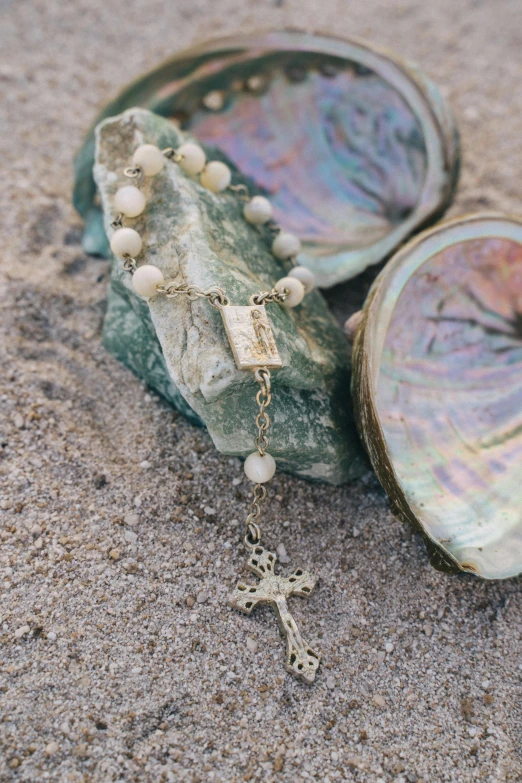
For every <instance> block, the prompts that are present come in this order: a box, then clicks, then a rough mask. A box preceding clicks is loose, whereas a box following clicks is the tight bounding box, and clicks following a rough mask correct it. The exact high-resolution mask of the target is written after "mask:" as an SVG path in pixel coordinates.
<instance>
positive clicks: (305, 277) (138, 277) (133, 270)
mask: <svg viewBox="0 0 522 783" xmlns="http://www.w3.org/2000/svg"><path fill="white" fill-rule="evenodd" d="M167 161H171V162H173V163H176V164H177V165H179V166H180V168H181V169H182V170H183V171H184V172H185V174H187V175H188V176H191V177H195V176H198V177H199V182H200V184H201V185H202V186H203V187H205V188H206V189H207V190H209V191H211V192H213V193H220V192H222V191H225V190H227V189H228V190H230V191H232V192H233V193H234V194H235V195H236V197H237V198H238V199H239V200H240V201H241V202H243V204H244V205H243V215H244V217H245V219H246V220H247V221H248V222H249V223H250V224H252V225H254V226H258V227H261V226H265V227H266V228H268V229H269V231H270V232H271V234H272V235H273V236H274V239H273V241H272V244H271V250H272V253H273V254H274V256H276V258H279V259H280V260H283V261H284V260H287V261H290V262H292V263H293V264H295V263H296V256H297V253H298V252H299V250H300V248H301V243H300V241H299V239H298V238H297V237H296V236H294V235H293V234H290V233H288V232H285V231H282V230H281V229H280V227H279V226H278V225H277V224H276V223H275V222H274V221H273V220H272V206H271V204H270V202H269V200H268V199H266V198H265V197H264V196H254V197H253V198H250V195H249V193H248V189H247V188H246V186H245V185H231V179H232V175H231V171H230V169H229V167H228V166H227V165H226V164H225V163H222V162H221V161H210V162H207V160H206V155H205V152H204V151H203V149H202V148H201V147H200V146H199V145H197V144H194V143H192V142H186V143H184V144H182V145H181V146H180V147H179V148H178V149H177V150H174V149H172V148H170V147H169V148H167V149H164V150H160V149H159V147H156V146H155V145H153V144H142V145H141V146H140V147H138V148H137V149H136V151H135V152H134V155H133V158H132V166H131V167H129V168H127V169H125V172H124V173H125V176H126V177H128V178H129V179H131V180H133V182H134V184H130V185H124V186H123V187H121V188H120V189H119V190H118V191H117V192H116V194H115V196H114V206H115V209H116V211H117V212H118V215H117V217H116V218H115V220H114V221H113V222H112V223H111V227H112V228H113V229H115V230H114V233H113V234H112V237H111V240H110V245H111V250H112V251H113V253H114V254H115V255H116V256H119V257H120V258H122V259H123V268H124V269H125V270H126V271H127V272H129V273H130V274H131V275H132V286H133V288H134V290H135V291H136V293H138V294H139V295H140V296H142V297H145V298H147V299H148V298H150V297H153V296H156V295H162V296H166V297H167V298H169V299H174V298H175V297H177V296H187V297H188V299H189V300H191V301H194V300H196V299H198V298H199V297H202V298H205V299H207V300H208V302H209V304H210V305H211V306H212V307H215V308H216V309H218V310H219V311H220V313H221V316H222V318H223V323H224V327H225V331H226V334H227V337H228V340H229V343H230V347H231V350H232V353H233V355H234V360H235V362H236V366H237V368H238V369H239V370H249V371H251V372H253V373H254V377H255V380H256V381H257V383H258V384H259V390H258V392H257V395H256V401H257V404H258V406H259V412H258V414H257V416H256V418H255V423H256V426H257V431H258V432H257V437H256V438H255V447H256V450H255V451H254V452H252V454H250V455H249V456H248V457H247V458H246V460H245V465H244V468H245V473H246V475H247V477H248V478H249V479H250V480H251V481H252V482H254V489H253V498H252V502H251V506H250V510H249V514H248V516H247V518H246V521H245V535H244V543H245V546H246V547H247V549H248V550H249V552H250V556H249V559H248V568H249V570H250V571H252V572H253V573H254V574H255V575H256V576H258V577H259V579H260V581H259V582H258V583H257V584H255V585H250V584H245V583H243V582H240V583H239V584H238V585H237V587H236V590H235V592H234V594H233V596H232V597H231V598H230V601H229V604H230V605H231V606H232V607H234V608H235V609H239V610H240V611H242V612H244V613H245V614H250V613H251V612H252V610H253V609H254V607H255V606H256V605H257V604H260V603H267V604H270V605H271V606H272V607H273V608H274V610H275V612H276V615H277V618H278V622H279V626H280V628H281V632H282V634H283V636H284V637H285V638H286V668H287V669H288V671H289V672H291V673H292V674H295V675H296V676H298V677H300V678H301V679H303V680H304V681H305V682H307V683H312V682H313V681H314V678H315V673H316V671H317V668H318V666H319V661H320V656H319V654H318V653H316V652H315V651H314V650H312V648H311V647H310V645H309V644H308V643H307V642H306V641H305V640H304V639H303V637H302V636H301V633H300V631H299V628H298V627H297V624H296V622H295V620H294V618H293V617H292V615H291V614H290V612H289V610H288V606H287V599H288V598H289V597H290V596H292V595H300V596H303V597H306V596H308V595H310V593H311V592H312V590H313V588H314V587H315V584H316V581H317V580H316V578H315V577H314V576H312V575H311V574H309V573H308V572H306V571H303V570H302V569H300V568H298V569H297V570H296V571H294V573H293V574H291V576H289V577H282V576H278V575H277V574H275V572H274V567H275V563H276V560H277V557H276V555H275V554H274V553H273V552H269V551H268V550H267V549H265V548H264V547H262V546H261V543H260V542H261V531H260V528H259V524H258V521H259V518H260V515H261V503H262V502H263V501H264V500H265V499H266V497H267V491H266V488H265V483H266V482H267V481H269V480H270V479H271V478H272V477H273V475H274V473H275V470H276V463H275V460H274V458H273V457H272V456H271V455H270V454H269V453H268V446H269V441H268V430H269V428H270V416H269V414H268V413H267V408H268V406H269V405H270V402H271V400H272V393H271V374H270V370H275V369H278V368H279V367H281V366H282V362H281V358H280V356H279V352H278V350H277V346H276V343H275V339H274V334H273V331H272V327H271V326H270V322H269V320H268V316H267V312H266V305H268V304H271V303H274V302H275V303H277V304H279V305H281V306H283V307H296V306H297V305H299V304H300V303H301V302H302V300H303V298H304V296H305V294H306V293H308V292H309V291H311V290H312V289H313V288H314V286H315V280H314V276H313V274H312V272H310V270H309V269H307V268H306V267H303V266H294V267H293V268H292V269H291V271H290V272H289V273H288V276H287V277H283V278H282V279H281V280H279V281H278V282H277V283H276V284H275V286H274V287H273V288H272V290H271V291H262V292H260V293H257V294H252V296H251V297H250V299H249V302H248V305H231V304H230V301H229V299H228V297H227V296H226V293H225V291H223V289H221V288H219V287H217V286H214V287H211V288H209V289H207V290H206V291H202V290H200V289H199V288H197V287H196V286H194V285H187V284H181V285H180V284H176V283H174V282H173V281H166V280H165V279H164V277H163V274H162V272H161V270H160V269H159V268H158V267H156V266H153V265H152V264H143V265H141V266H138V264H137V262H136V257H137V256H139V254H140V252H141V250H142V240H141V237H140V235H139V234H138V232H137V231H135V229H133V228H130V227H128V226H124V224H123V221H124V218H135V217H138V215H141V214H142V213H143V211H144V210H145V206H146V200H145V196H144V194H143V192H142V191H141V190H140V185H141V183H142V182H143V179H144V178H145V177H153V176H155V175H157V174H159V173H160V172H161V170H162V169H163V167H164V165H165V163H166V162H167Z"/></svg>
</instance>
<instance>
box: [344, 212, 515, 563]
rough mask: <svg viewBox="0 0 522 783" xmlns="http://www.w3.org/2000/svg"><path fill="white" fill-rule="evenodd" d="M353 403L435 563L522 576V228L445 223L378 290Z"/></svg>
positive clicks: (376, 458) (375, 456) (486, 219)
mask: <svg viewBox="0 0 522 783" xmlns="http://www.w3.org/2000/svg"><path fill="white" fill-rule="evenodd" d="M354 373H355V375H354V387H353V388H354V404H355V409H356V415H357V416H358V419H359V426H360V431H361V433H362V435H363V438H364V440H365V443H366V445H367V448H368V451H369V453H370V456H371V459H372V462H373V464H374V466H375V469H376V472H377V474H378V475H379V478H380V479H381V481H382V483H383V485H384V486H385V488H386V489H387V491H388V493H389V495H390V497H391V499H392V501H393V502H394V504H395V506H396V508H397V509H398V510H399V512H400V513H401V514H402V516H404V517H406V518H407V519H409V520H410V521H413V522H414V523H415V524H417V525H418V526H420V527H421V529H422V531H423V532H424V534H425V535H426V537H427V539H428V542H429V543H430V549H431V551H432V554H433V557H434V564H435V565H439V566H442V567H443V568H446V569H455V568H458V569H462V570H465V571H471V572H473V573H476V574H478V575H480V576H483V577H486V578H489V579H494V578H504V577H509V576H513V575H516V574H519V573H520V572H522V480H521V478H522V220H519V219H514V218H508V217H503V216H494V215H482V216H480V215H479V216H475V217H470V218H464V219H461V220H458V221H452V222H450V223H447V224H441V225H440V226H438V227H437V228H435V229H433V230H432V231H430V232H427V233H426V234H424V235H422V236H421V237H419V238H417V239H415V240H413V242H412V243H410V244H409V245H407V246H406V247H405V248H404V249H403V250H401V252H400V253H398V254H397V255H396V256H395V257H394V259H392V261H390V263H389V264H388V266H387V267H386V268H385V269H384V270H383V272H382V273H381V275H380V276H379V278H378V279H377V280H376V282H375V284H374V288H373V290H372V292H371V293H370V296H369V299H368V302H367V304H366V305H365V308H364V312H363V320H362V322H361V326H360V327H359V330H358V333H357V337H356V344H355V353H354Z"/></svg>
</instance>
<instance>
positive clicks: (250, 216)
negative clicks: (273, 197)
mask: <svg viewBox="0 0 522 783" xmlns="http://www.w3.org/2000/svg"><path fill="white" fill-rule="evenodd" d="M243 215H244V216H245V220H248V222H249V223H253V224H254V225H257V226H260V225H262V224H263V223H266V222H267V221H268V220H270V218H271V217H272V204H271V203H270V202H269V200H268V199H267V198H265V197H264V196H254V198H252V199H250V201H249V202H248V204H245V206H244V207H243Z"/></svg>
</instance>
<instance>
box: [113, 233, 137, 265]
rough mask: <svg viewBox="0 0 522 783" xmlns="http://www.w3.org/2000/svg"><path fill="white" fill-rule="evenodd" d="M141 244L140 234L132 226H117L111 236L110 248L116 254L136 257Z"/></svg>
mask: <svg viewBox="0 0 522 783" xmlns="http://www.w3.org/2000/svg"><path fill="white" fill-rule="evenodd" d="M142 244H143V243H142V241H141V237H140V235H139V234H138V232H137V231H134V229H133V228H118V229H117V230H116V231H115V232H114V234H113V235H112V237H111V250H112V252H113V253H114V255H116V256H130V257H131V258H136V256H137V255H139V254H140V251H141V247H142Z"/></svg>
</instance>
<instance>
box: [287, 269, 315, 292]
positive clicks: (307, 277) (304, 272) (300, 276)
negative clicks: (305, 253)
mask: <svg viewBox="0 0 522 783" xmlns="http://www.w3.org/2000/svg"><path fill="white" fill-rule="evenodd" d="M288 277H295V279H296V280H299V281H300V282H301V283H302V284H303V285H304V290H305V294H309V293H310V291H313V290H314V288H315V275H314V273H313V272H312V271H311V270H310V269H308V268H307V267H306V266H294V268H293V269H291V270H290V272H289V273H288Z"/></svg>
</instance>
